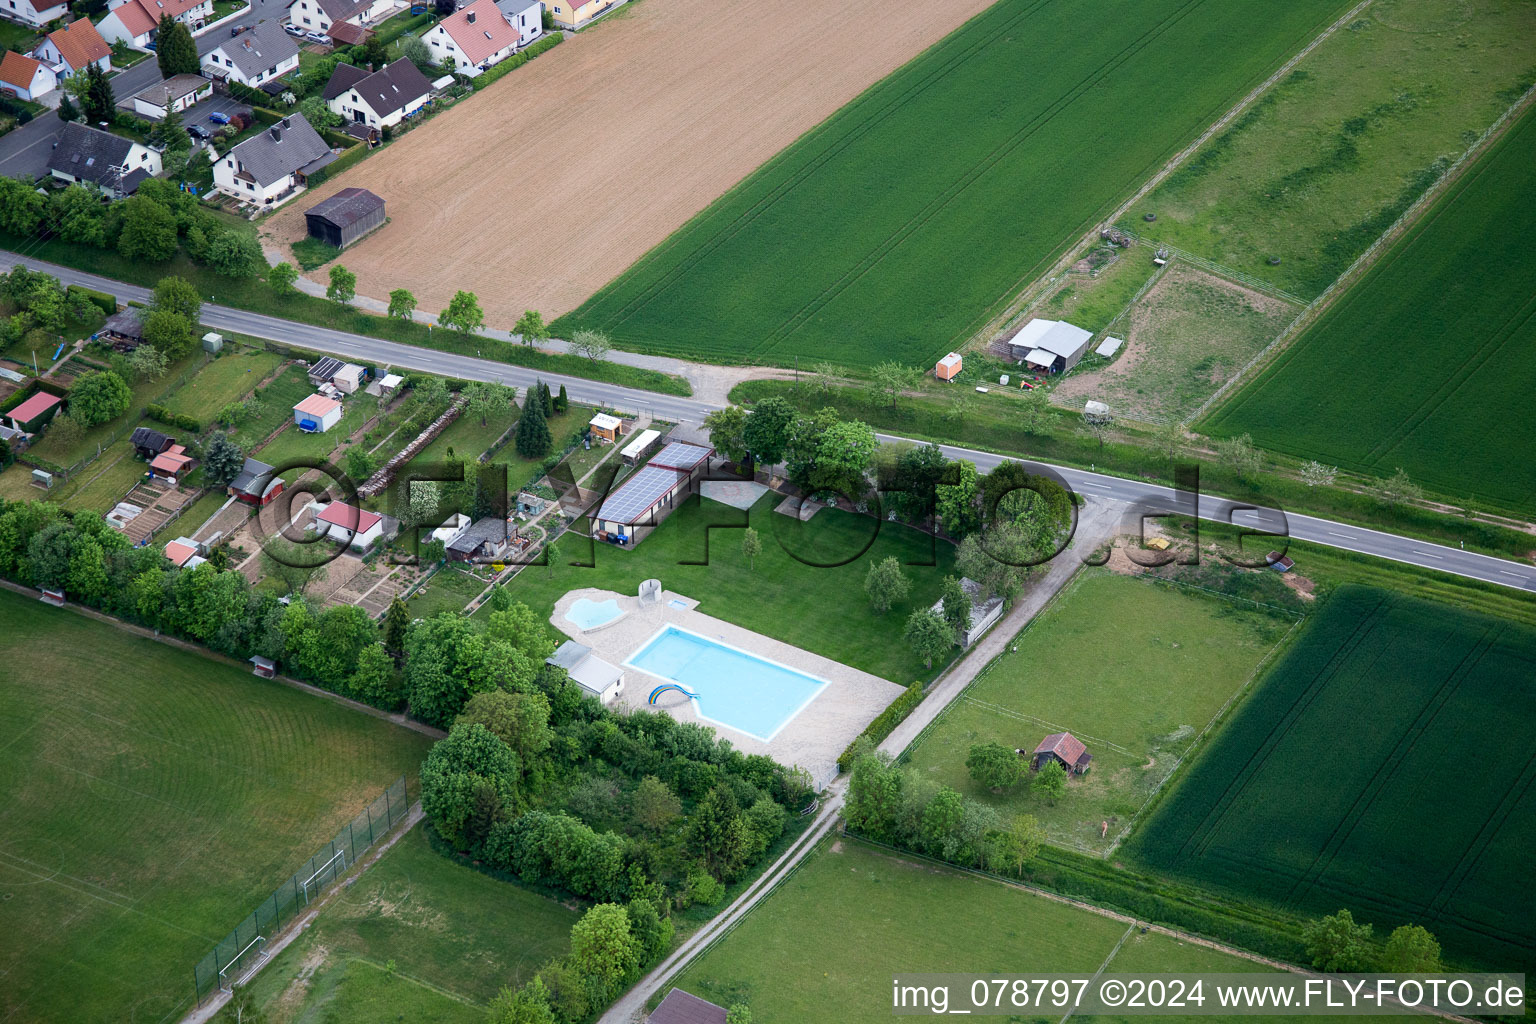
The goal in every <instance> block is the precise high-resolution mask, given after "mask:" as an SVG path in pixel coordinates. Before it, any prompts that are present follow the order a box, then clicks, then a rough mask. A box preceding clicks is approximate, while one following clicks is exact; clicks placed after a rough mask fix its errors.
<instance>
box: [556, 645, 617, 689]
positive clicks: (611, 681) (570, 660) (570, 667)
mask: <svg viewBox="0 0 1536 1024" xmlns="http://www.w3.org/2000/svg"><path fill="white" fill-rule="evenodd" d="M544 663H545V664H546V665H554V666H555V667H556V668H563V669H565V671H566V674H567V675H569V676H570V677H571V682H573V683H575V684H576V685H577V686H579V687H581V689H582V691H583V692H584V693H585V694H586V695H587V696H589V697H596V698H597V699H598V700H600V701H602V702H603V703H604V704H611V703H612V702H614V701H616V700H618V699H619V694H621V693H623V692H624V670H623V669H622V668H620V667H619V666H617V665H613V664H610V663H608V662H606V661H604V660H603V659H602V658H599V657H598V656H597V655H595V654H593V653H592V648H590V647H588V646H587V645H586V644H579V643H577V642H576V641H575V640H567V641H566V642H565V643H563V644H561V645H560V647H559V648H558V649H557V650H556V651H555V653H554V654H551V655H550V656H549V657H548V658H545V659H544Z"/></svg>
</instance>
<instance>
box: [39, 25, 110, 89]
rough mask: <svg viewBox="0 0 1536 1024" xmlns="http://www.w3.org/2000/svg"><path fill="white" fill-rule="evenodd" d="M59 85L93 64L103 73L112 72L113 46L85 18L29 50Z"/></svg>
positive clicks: (50, 35)
mask: <svg viewBox="0 0 1536 1024" xmlns="http://www.w3.org/2000/svg"><path fill="white" fill-rule="evenodd" d="M32 56H34V57H36V58H37V59H38V60H40V61H42V62H43V63H44V64H47V65H48V66H49V67H50V68H51V69H53V73H54V74H55V75H56V76H58V78H59V80H60V81H61V82H62V81H63V80H64V79H66V78H69V77H70V76H71V75H78V74H80V73H81V72H82V71H84V70H85V69H86V68H88V67H90V66H91V65H92V64H95V65H96V66H97V67H99V68H101V73H102V74H106V73H107V72H108V71H111V70H112V47H110V46H108V45H107V41H106V40H105V39H103V38H102V37H101V33H100V32H98V31H96V26H95V25H92V24H91V22H90V20H89V19H88V18H80V19H78V20H76V21H75V22H73V23H71V24H69V25H66V26H64V27H63V28H61V29H59V30H58V31H56V32H50V33H48V35H47V37H46V38H44V39H43V41H42V42H41V43H39V44H38V47H37V49H35V50H33V51H32Z"/></svg>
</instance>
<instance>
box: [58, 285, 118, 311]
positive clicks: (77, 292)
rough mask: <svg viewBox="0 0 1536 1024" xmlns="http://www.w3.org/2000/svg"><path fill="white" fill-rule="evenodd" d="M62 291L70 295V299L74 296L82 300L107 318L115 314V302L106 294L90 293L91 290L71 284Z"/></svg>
mask: <svg viewBox="0 0 1536 1024" xmlns="http://www.w3.org/2000/svg"><path fill="white" fill-rule="evenodd" d="M64 290H65V291H66V292H67V293H68V294H69V295H70V297H71V298H73V297H76V296H79V297H81V298H84V299H85V300H86V301H87V302H89V303H90V304H91V305H93V306H95V307H96V308H97V309H99V310H101V311H102V312H103V313H105V314H106V315H107V316H111V315H112V314H113V313H116V312H117V300H116V299H114V298H113V297H112V296H110V295H108V294H107V293H106V292H98V291H92V290H91V289H89V288H86V287H84V286H83V285H78V284H72V285H70V286H69V287H68V288H66V289H64Z"/></svg>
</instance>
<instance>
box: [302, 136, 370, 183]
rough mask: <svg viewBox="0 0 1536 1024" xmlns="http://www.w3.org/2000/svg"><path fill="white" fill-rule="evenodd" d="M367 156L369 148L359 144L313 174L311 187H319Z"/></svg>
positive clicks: (310, 181)
mask: <svg viewBox="0 0 1536 1024" xmlns="http://www.w3.org/2000/svg"><path fill="white" fill-rule="evenodd" d="M367 155H368V147H367V146H365V145H363V144H362V143H358V144H357V145H355V146H353V147H352V148H351V149H349V150H347V151H346V152H345V153H343V154H341V156H339V157H337V158H336V159H335V160H332V161H331V162H330V163H328V164H326V165H325V166H324V167H322V168H320V169H319V170H318V171H316V172H315V173H314V174H311V175H310V176H309V187H310V188H314V187H315V186H316V185H319V184H321V183H322V182H326V181H329V180H330V179H332V178H334V177H335V176H336V175H338V174H340V173H341V172H342V171H344V170H346V169H347V168H348V167H351V166H352V165H353V164H355V163H357V162H358V161H359V160H361V159H362V158H363V157H365V156H367Z"/></svg>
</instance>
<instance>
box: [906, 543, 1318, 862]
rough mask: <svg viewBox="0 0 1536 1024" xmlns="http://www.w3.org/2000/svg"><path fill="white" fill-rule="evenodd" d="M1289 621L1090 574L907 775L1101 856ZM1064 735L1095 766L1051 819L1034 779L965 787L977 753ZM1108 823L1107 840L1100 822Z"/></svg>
mask: <svg viewBox="0 0 1536 1024" xmlns="http://www.w3.org/2000/svg"><path fill="white" fill-rule="evenodd" d="M1291 625H1292V620H1291V619H1289V618H1286V617H1282V616H1279V615H1276V614H1272V613H1270V612H1268V611H1264V610H1260V609H1256V608H1253V607H1251V606H1248V605H1246V604H1239V603H1238V602H1235V601H1231V600H1228V599H1225V598H1222V597H1217V596H1211V595H1207V594H1204V593H1202V592H1200V591H1197V590H1192V589H1188V588H1181V587H1176V586H1174V585H1171V584H1167V583H1161V582H1152V581H1150V580H1144V579H1136V578H1133V577H1130V576H1122V575H1119V574H1116V573H1114V572H1112V571H1110V570H1108V569H1085V570H1084V571H1083V572H1082V574H1081V575H1079V576H1078V578H1077V579H1076V580H1074V581H1073V582H1072V583H1071V584H1070V585H1069V586H1068V588H1067V589H1066V590H1065V591H1064V592H1062V593H1061V594H1060V595H1058V596H1057V598H1056V600H1055V601H1054V602H1053V603H1052V604H1051V605H1050V607H1048V608H1047V609H1046V610H1045V611H1044V612H1042V613H1041V614H1040V615H1038V616H1036V617H1035V619H1034V621H1032V622H1031V623H1030V624H1029V626H1028V627H1026V628H1025V630H1024V631H1023V632H1022V633H1020V634H1019V636H1018V638H1017V640H1016V641H1015V643H1014V644H1013V645H1011V647H1012V648H1016V649H1015V650H1010V652H1009V653H1006V654H1004V655H1002V656H1001V657H1000V658H999V659H998V660H997V661H995V662H993V663H992V664H991V665H990V666H989V667H988V668H987V669H986V670H985V672H984V673H983V674H982V675H981V676H980V677H979V678H978V679H977V680H976V681H975V682H974V683H972V684H971V686H970V688H969V689H967V690H966V692H965V693H964V694H963V695H962V696H961V697H960V698H959V699H957V700H956V701H955V702H954V703H953V704H951V705H950V706H949V707H948V708H947V709H946V710H945V712H944V714H943V715H942V716H941V717H940V718H939V719H938V720H937V721H935V722H934V723H933V725H932V726H930V727H929V729H928V730H927V731H926V732H925V733H924V734H923V735H922V737H921V738H920V739H918V741H917V742H916V743H915V744H914V745H913V747H912V748H911V749H909V750H908V752H907V756H908V760H909V762H910V764H911V765H912V766H913V767H914V768H916V769H917V770H919V771H922V772H925V773H927V774H928V775H929V776H930V777H932V778H933V779H935V780H936V781H938V782H941V783H943V784H944V785H946V786H951V787H953V788H955V789H958V790H960V791H961V792H962V793H965V794H968V795H970V796H974V797H976V798H977V799H980V800H982V801H984V802H986V803H989V804H992V805H993V806H995V807H997V808H998V809H999V810H1000V811H1002V812H1004V814H1005V815H1007V814H1010V813H1013V812H1022V813H1028V814H1033V815H1034V816H1035V817H1036V818H1037V819H1039V821H1040V823H1041V825H1042V826H1043V827H1044V828H1045V830H1046V835H1047V837H1048V838H1049V840H1050V841H1051V842H1053V843H1056V844H1057V845H1061V846H1067V847H1071V848H1074V849H1078V850H1082V851H1084V852H1088V853H1095V854H1102V853H1105V852H1107V851H1108V850H1110V849H1111V848H1112V847H1113V846H1114V844H1116V843H1118V842H1119V841H1120V840H1121V839H1122V838H1123V837H1124V835H1125V832H1126V830H1127V829H1128V828H1129V827H1130V826H1131V824H1132V822H1133V820H1134V819H1135V817H1136V815H1137V814H1138V812H1139V811H1140V810H1141V808H1142V807H1143V806H1144V805H1145V804H1146V802H1147V801H1148V800H1149V799H1151V798H1152V796H1153V795H1154V794H1155V793H1156V792H1157V790H1158V789H1159V788H1160V787H1161V786H1162V784H1163V783H1164V782H1165V781H1166V780H1167V778H1168V776H1169V775H1170V774H1171V773H1172V772H1173V770H1174V769H1175V768H1176V767H1177V766H1178V765H1179V763H1180V761H1181V759H1182V758H1183V757H1184V756H1185V755H1186V754H1187V753H1188V752H1189V751H1190V749H1191V747H1192V746H1193V744H1194V742H1195V740H1196V738H1197V737H1198V735H1199V734H1200V733H1201V732H1202V731H1203V730H1204V729H1205V727H1206V725H1207V723H1209V722H1211V721H1212V719H1213V718H1214V716H1216V714H1217V713H1218V712H1219V711H1221V709H1222V708H1223V707H1224V706H1225V705H1226V704H1227V702H1228V701H1229V700H1231V699H1232V698H1233V697H1234V696H1235V695H1236V694H1238V693H1239V691H1241V690H1242V689H1243V687H1244V686H1245V685H1246V684H1247V683H1248V682H1249V680H1250V679H1251V678H1252V676H1253V673H1254V671H1255V669H1256V668H1257V667H1258V666H1259V664H1260V662H1261V661H1262V660H1263V659H1264V657H1265V656H1266V655H1267V654H1268V653H1269V652H1270V651H1271V650H1272V649H1273V648H1274V646H1275V644H1276V643H1278V642H1279V640H1280V639H1281V638H1282V637H1283V636H1284V635H1285V633H1286V632H1287V630H1289V629H1290V628H1291ZM1054 732H1070V733H1072V734H1073V735H1074V736H1076V737H1077V738H1078V739H1080V740H1082V741H1083V743H1085V744H1086V745H1087V747H1088V751H1089V753H1091V754H1092V755H1093V764H1092V767H1091V769H1090V770H1089V771H1088V773H1087V774H1086V775H1083V776H1081V777H1079V778H1075V779H1072V780H1071V781H1070V782H1069V783H1068V786H1067V794H1066V796H1064V797H1063V798H1062V799H1061V800H1060V801H1059V802H1058V803H1056V804H1055V805H1051V804H1049V803H1047V802H1045V801H1044V800H1042V799H1041V798H1039V797H1037V796H1035V795H1033V794H1032V793H1031V792H1030V791H1029V782H1030V780H1031V778H1032V776H1030V775H1028V774H1026V775H1025V777H1024V779H1023V780H1022V781H1021V782H1020V783H1019V784H1018V785H1017V786H1015V787H1014V788H1013V789H1011V790H1009V791H1008V792H1005V793H1002V794H994V793H992V792H990V791H989V790H987V789H986V788H985V787H983V786H981V785H979V784H977V783H976V782H975V781H974V780H972V779H971V777H970V774H969V773H968V772H967V771H966V767H965V759H966V757H967V755H968V754H969V753H970V748H971V746H972V745H973V744H977V743H1000V744H1002V745H1003V746H1005V747H1008V748H1009V749H1010V750H1012V749H1018V748H1022V749H1024V750H1033V749H1034V747H1035V745H1036V744H1037V743H1039V742H1040V740H1041V739H1042V738H1044V737H1045V736H1047V735H1049V734H1050V733H1054ZM1106 821H1107V822H1108V823H1109V831H1108V835H1107V836H1105V837H1103V838H1101V837H1100V829H1101V823H1102V822H1106Z"/></svg>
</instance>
